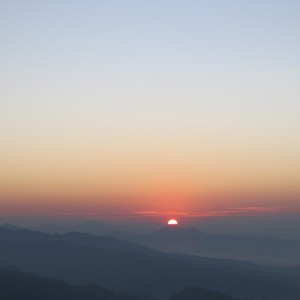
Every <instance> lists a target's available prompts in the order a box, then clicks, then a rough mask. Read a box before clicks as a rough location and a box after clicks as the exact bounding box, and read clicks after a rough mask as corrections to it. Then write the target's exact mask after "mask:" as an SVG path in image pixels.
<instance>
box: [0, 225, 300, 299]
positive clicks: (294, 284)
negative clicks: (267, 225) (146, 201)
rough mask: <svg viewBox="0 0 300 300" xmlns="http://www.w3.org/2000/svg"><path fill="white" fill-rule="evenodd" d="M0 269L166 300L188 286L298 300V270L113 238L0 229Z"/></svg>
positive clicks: (228, 292)
mask: <svg viewBox="0 0 300 300" xmlns="http://www.w3.org/2000/svg"><path fill="white" fill-rule="evenodd" d="M0 267H1V268H8V267H10V268H16V269H18V270H20V271H25V272H30V273H34V274H37V275H40V276H46V277H50V278H56V279H60V280H65V281H67V282H69V283H72V284H88V283H93V284H98V285H100V286H102V287H104V288H106V289H110V290H114V291H117V292H118V293H120V292H122V293H124V292H125V293H128V292H130V293H135V294H145V295H151V296H154V297H159V298H163V297H164V298H166V297H168V296H169V295H171V294H175V293H176V292H178V291H180V290H182V289H184V288H185V287H187V286H196V287H197V286H198V287H203V288H206V289H209V290H215V291H219V292H223V293H226V294H229V295H232V296H234V297H241V298H243V297H244V298H245V297H253V298H258V297H260V298H263V297H265V298H270V299H272V300H299V299H300V280H299V277H298V273H297V270H296V271H295V270H294V269H293V271H295V272H294V273H293V276H291V275H290V274H289V272H288V269H284V270H285V271H286V274H284V272H281V273H280V272H279V271H278V270H277V269H276V270H274V272H273V269H268V268H264V267H261V266H257V265H255V264H248V263H241V265H239V264H238V263H236V264H234V263H233V262H232V261H225V260H217V259H216V260H214V259H206V258H200V257H193V256H186V255H180V254H167V253H161V252H158V251H155V250H152V249H150V248H147V247H143V246H140V245H137V244H134V243H132V242H127V241H120V240H118V239H116V238H113V237H107V236H93V235H88V234H82V233H68V234H54V235H49V234H45V233H41V232H34V231H30V230H22V229H21V230H12V229H7V228H0Z"/></svg>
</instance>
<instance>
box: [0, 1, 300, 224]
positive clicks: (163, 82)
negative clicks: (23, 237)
mask: <svg viewBox="0 0 300 300" xmlns="http://www.w3.org/2000/svg"><path fill="white" fill-rule="evenodd" d="M0 6H1V9H0V28H1V29H0V34H1V47H0V80H1V89H0V145H1V147H0V216H10V215H19V216H24V215H56V216H57V215H59V216H60V215H61V216H85V215H86V216H95V217H99V218H100V217H114V216H116V217H117V216H123V217H126V216H127V217H133V216H134V217H140V216H148V217H150V216H155V215H159V216H164V215H169V214H170V215H171V214H173V215H175V214H176V213H178V214H182V215H183V216H184V215H185V216H187V215H188V216H191V217H197V216H198V217H201V216H210V215H213V216H216V215H220V216H224V215H226V216H231V215H239V216H240V215H243V214H247V215H253V214H254V215H261V214H274V213H276V214H278V213H285V214H286V213H290V212H298V210H299V207H300V185H299V179H300V155H299V153H300V118H299V112H300V101H299V99H300V90H299V78H300V60H299V53H300V31H299V28H300V19H299V14H300V2H299V1H296V0H295V1H292V0H285V1H283V0H280V1H279V0H272V1H271V0H253V1H237V0H228V1H223V0H207V1H205V0H197V1H193V0H188V1H177V0H173V1H171V0H160V1H158V0H153V1H149V0H148V1H146V0H139V1H137V0H130V1H129V0H122V1H121V0H120V1H115V0H110V1H108V0H107V1H104V0H103V1H102V0H97V1H96V0H89V1H78V0H75V1H74V0H72V1H71V0H64V1H58V0H51V1H50V0H45V1H38V0H27V1H23V0H0Z"/></svg>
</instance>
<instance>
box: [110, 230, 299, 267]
mask: <svg viewBox="0 0 300 300" xmlns="http://www.w3.org/2000/svg"><path fill="white" fill-rule="evenodd" d="M111 235H112V236H114V237H117V238H119V239H123V240H128V241H132V242H135V243H138V244H141V245H144V246H148V247H151V248H155V249H157V250H159V251H166V252H175V253H185V254H192V255H201V256H207V257H216V258H226V259H239V260H248V261H253V262H256V263H262V264H269V265H281V266H297V265H300V240H293V239H283V238H277V237H258V236H252V235H229V234H211V233H209V234H208V233H205V232H202V231H200V230H197V229H195V228H182V227H164V228H162V229H160V230H157V231H154V232H152V233H149V234H140V235H137V234H135V235H134V234H128V233H126V232H121V231H114V232H112V233H111Z"/></svg>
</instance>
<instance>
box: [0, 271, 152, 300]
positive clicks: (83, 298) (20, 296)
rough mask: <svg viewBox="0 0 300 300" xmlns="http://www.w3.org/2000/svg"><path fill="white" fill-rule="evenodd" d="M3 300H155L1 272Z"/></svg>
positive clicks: (22, 274) (0, 286)
mask: <svg viewBox="0 0 300 300" xmlns="http://www.w3.org/2000/svg"><path fill="white" fill-rule="evenodd" d="M0 299H1V300H25V299H26V300H54V299H55V300H153V299H152V298H148V297H147V298H146V297H143V296H140V297H137V296H132V295H122V294H117V293H114V292H112V291H109V290H107V289H104V288H101V287H99V286H97V285H94V284H88V285H84V286H73V285H70V284H67V283H65V282H63V281H59V280H54V279H48V278H44V277H40V276H36V275H32V274H28V273H22V272H17V271H9V270H0Z"/></svg>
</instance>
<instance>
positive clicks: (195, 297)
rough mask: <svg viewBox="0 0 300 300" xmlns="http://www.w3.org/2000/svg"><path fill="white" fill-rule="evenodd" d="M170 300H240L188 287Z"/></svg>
mask: <svg viewBox="0 0 300 300" xmlns="http://www.w3.org/2000/svg"><path fill="white" fill-rule="evenodd" d="M169 300H239V299H238V298H233V297H231V296H228V295H226V294H224V293H219V292H213V291H210V290H207V289H203V288H199V287H186V288H185V289H184V290H183V291H181V292H179V293H177V294H175V295H173V296H171V297H170V298H169Z"/></svg>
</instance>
